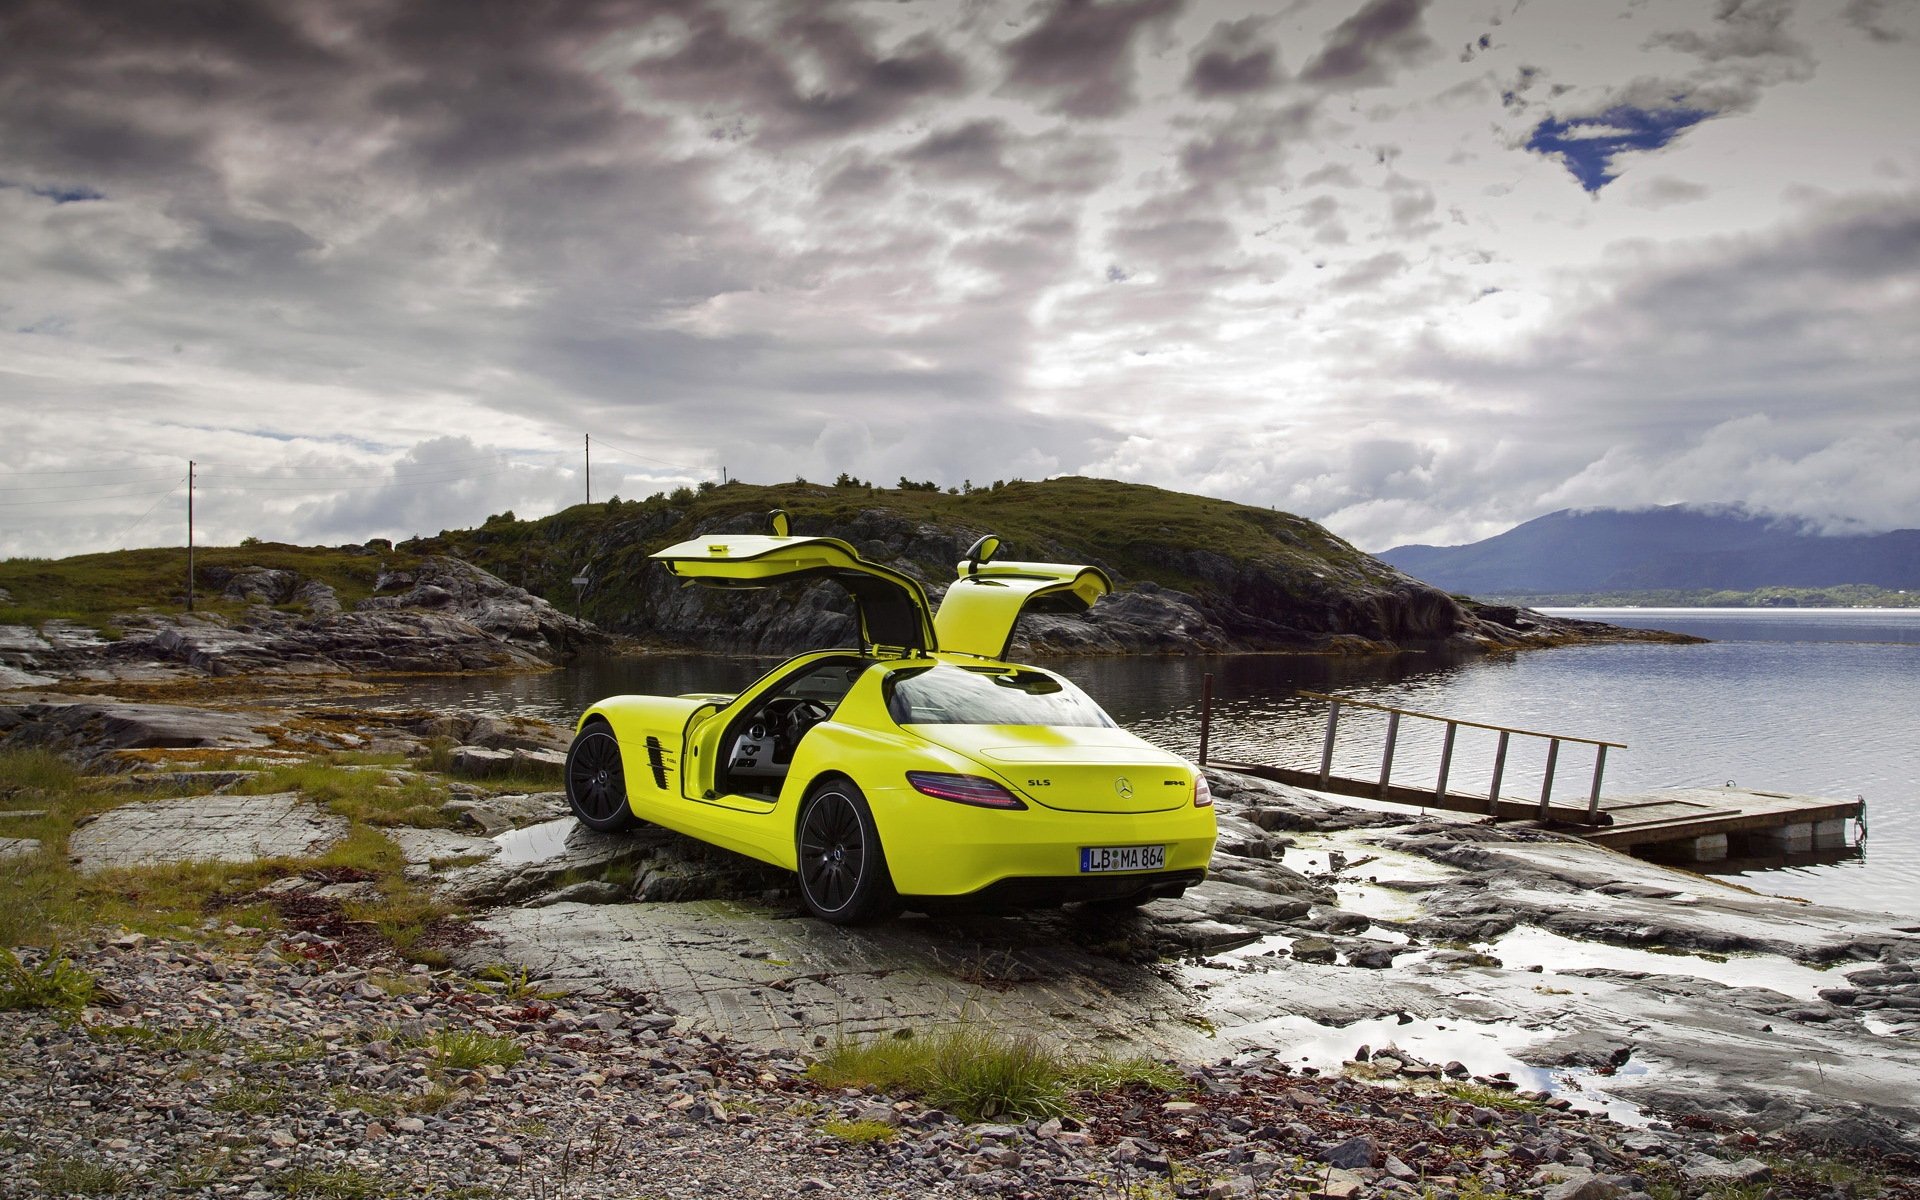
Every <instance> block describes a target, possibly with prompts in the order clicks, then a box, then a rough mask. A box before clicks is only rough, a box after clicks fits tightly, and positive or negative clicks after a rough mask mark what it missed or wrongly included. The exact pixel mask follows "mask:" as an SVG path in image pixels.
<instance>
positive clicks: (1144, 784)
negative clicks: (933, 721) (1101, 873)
mask: <svg viewBox="0 0 1920 1200" xmlns="http://www.w3.org/2000/svg"><path fill="white" fill-rule="evenodd" d="M903 728H905V729H907V730H908V731H909V732H911V733H914V734H917V735H918V736H920V737H922V738H925V739H926V740H927V741H929V742H932V743H933V744H934V745H936V746H940V747H943V748H944V749H947V750H951V751H954V752H955V753H958V754H964V755H966V756H967V757H968V758H970V759H972V760H973V761H975V762H977V763H979V764H980V766H981V767H982V768H984V769H985V770H987V771H990V772H992V773H993V774H994V775H996V776H998V777H999V778H1000V779H1001V780H1002V781H1003V782H1005V783H1006V784H1007V785H1008V786H1010V787H1012V788H1013V789H1014V790H1015V791H1016V792H1018V793H1020V794H1021V795H1022V796H1025V797H1027V798H1028V799H1029V800H1032V801H1033V802H1034V803H1036V804H1040V805H1042V806H1044V807H1046V808H1053V809H1061V810H1064V811H1068V812H1104V813H1114V812H1124V813H1144V812H1164V811H1166V810H1168V809H1173V808H1179V807H1181V806H1182V805H1186V804H1191V803H1193V776H1194V769H1193V767H1192V766H1191V765H1190V764H1189V763H1188V762H1187V761H1186V760H1185V759H1183V758H1181V757H1180V756H1178V755H1176V754H1169V753H1167V752H1166V751H1165V750H1162V749H1160V748H1159V747H1157V746H1153V745H1150V744H1148V743H1146V742H1144V741H1141V740H1140V739H1139V738H1137V737H1135V736H1134V735H1133V734H1131V733H1128V732H1127V731H1126V730H1124V729H1106V728H1096V727H1081V726H1074V727H1063V726H1055V725H907V726H903Z"/></svg>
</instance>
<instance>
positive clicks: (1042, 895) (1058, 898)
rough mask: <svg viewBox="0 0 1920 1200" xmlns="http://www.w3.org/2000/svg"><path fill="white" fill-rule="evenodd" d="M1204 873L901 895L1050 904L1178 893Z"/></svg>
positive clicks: (987, 905) (916, 899)
mask: <svg viewBox="0 0 1920 1200" xmlns="http://www.w3.org/2000/svg"><path fill="white" fill-rule="evenodd" d="M1206 877H1207V873H1206V872H1205V871H1204V870H1189V871H1151V872H1141V873H1138V874H1131V875H1076V876H1072V877H1064V876H1057V875H1056V876H1048V877H1042V878H1038V879H1036V878H1032V877H1024V878H1014V879H1002V880H1000V881H999V882H997V883H990V884H988V885H987V886H986V887H983V888H981V889H980V890H979V891H977V892H972V893H969V894H967V895H964V896H905V897H903V899H905V901H906V902H907V906H908V907H910V908H911V907H913V906H915V905H924V906H925V907H926V908H927V909H929V910H932V911H936V912H940V911H946V910H948V909H973V908H982V909H1002V908H1010V909H1011V908H1052V907H1053V906H1055V905H1059V904H1084V903H1087V902H1089V901H1100V900H1131V899H1133V898H1135V897H1138V896H1147V897H1153V898H1159V897H1162V896H1178V895H1179V894H1180V893H1182V892H1184V891H1186V890H1187V889H1188V888H1190V887H1193V886H1195V885H1196V884H1199V883H1201V882H1202V881H1204V880H1205V879H1206Z"/></svg>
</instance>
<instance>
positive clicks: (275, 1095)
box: [207, 1083, 287, 1117]
mask: <svg viewBox="0 0 1920 1200" xmlns="http://www.w3.org/2000/svg"><path fill="white" fill-rule="evenodd" d="M286 1104H287V1089H286V1088H284V1087H279V1086H276V1085H274V1084H266V1085H255V1084H250V1083H236V1084H234V1085H233V1086H232V1087H230V1088H228V1089H227V1090H226V1091H224V1092H221V1093H220V1094H219V1095H217V1096H215V1097H214V1098H213V1099H212V1100H209V1101H208V1102H207V1107H208V1108H211V1109H212V1110H213V1111H215V1112H223V1113H242V1114H245V1115H247V1116H253V1117H263V1116H266V1115H267V1114H268V1113H277V1112H279V1111H280V1110H281V1109H283V1108H285V1107H286Z"/></svg>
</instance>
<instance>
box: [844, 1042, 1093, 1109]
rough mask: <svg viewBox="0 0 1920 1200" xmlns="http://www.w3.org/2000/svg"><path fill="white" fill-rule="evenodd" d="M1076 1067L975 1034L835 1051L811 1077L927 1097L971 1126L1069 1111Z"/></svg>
mask: <svg viewBox="0 0 1920 1200" xmlns="http://www.w3.org/2000/svg"><path fill="white" fill-rule="evenodd" d="M1068 1069H1069V1067H1068V1064H1067V1063H1065V1062H1064V1061H1062V1060H1061V1059H1060V1058H1059V1057H1058V1056H1057V1055H1055V1054H1054V1053H1052V1052H1051V1051H1049V1050H1047V1049H1046V1048H1044V1047H1043V1046H1042V1045H1041V1044H1040V1042H1039V1040H1038V1039H1036V1038H1032V1037H1017V1038H1008V1037H1003V1036H1000V1035H998V1034H994V1033H989V1032H986V1031H983V1030H978V1029H971V1028H964V1027H963V1028H959V1029H949V1030H942V1031H941V1032H939V1033H937V1034H935V1035H933V1036H932V1037H926V1038H911V1039H900V1038H886V1039H883V1040H880V1041H875V1042H847V1043H842V1044H841V1045H839V1046H835V1047H834V1048H833V1049H832V1050H830V1051H829V1052H828V1053H827V1056H826V1057H825V1058H823V1059H822V1060H821V1061H820V1062H818V1063H816V1064H814V1067H813V1069H812V1071H810V1072H809V1074H811V1075H812V1076H813V1077H814V1078H815V1079H817V1080H819V1081H820V1082H821V1083H824V1084H827V1085H828V1086H832V1087H847V1086H857V1085H862V1084H865V1085H870V1086H872V1087H876V1088H879V1089H881V1090H883V1091H904V1092H910V1093H914V1094H916V1095H919V1096H921V1097H922V1098H924V1099H925V1100H926V1101H927V1103H929V1104H932V1105H935V1106H937V1107H939V1108H943V1109H946V1110H947V1111H948V1112H951V1113H953V1114H954V1115H955V1116H957V1117H960V1118H961V1119H963V1120H968V1121H983V1120H988V1119H991V1118H994V1117H1022V1118H1024V1117H1045V1116H1054V1115H1057V1114H1059V1113H1063V1112H1065V1111H1066V1094H1067V1086H1066V1081H1067V1073H1068Z"/></svg>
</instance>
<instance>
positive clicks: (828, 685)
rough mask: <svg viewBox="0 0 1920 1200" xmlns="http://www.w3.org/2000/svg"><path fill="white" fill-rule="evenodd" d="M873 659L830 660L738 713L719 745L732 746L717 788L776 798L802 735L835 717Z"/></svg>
mask: <svg viewBox="0 0 1920 1200" xmlns="http://www.w3.org/2000/svg"><path fill="white" fill-rule="evenodd" d="M872 665H873V664H872V660H870V659H865V658H860V657H857V656H854V655H848V656H847V657H845V658H828V659H822V660H820V661H819V662H815V663H811V664H809V665H808V666H806V667H804V668H802V669H801V670H799V671H796V672H795V673H794V674H792V675H790V676H788V677H787V678H785V679H783V680H781V681H780V682H779V683H776V684H775V685H773V686H772V687H770V688H768V689H767V690H766V691H764V692H762V693H761V694H760V696H759V697H758V698H757V699H756V700H755V701H754V702H753V703H751V704H749V705H747V707H746V708H745V709H743V710H742V711H741V713H740V715H739V716H737V717H735V718H734V720H733V724H731V725H730V726H728V727H727V732H726V733H725V735H723V736H722V738H721V740H720V744H721V745H723V746H725V747H727V755H726V759H725V762H726V766H725V768H724V773H723V775H722V777H721V779H720V780H719V781H718V790H719V791H721V792H723V793H725V794H728V795H736V796H759V797H763V798H765V799H768V800H771V799H774V798H775V797H777V796H778V795H779V794H780V787H781V785H782V784H783V783H784V782H786V778H787V772H788V770H790V769H791V768H792V766H793V754H794V751H795V750H796V749H798V748H799V746H800V739H802V738H804V737H806V736H807V733H808V731H810V730H811V729H812V728H813V727H814V726H815V725H818V724H820V722H822V721H824V720H826V719H827V718H829V717H831V716H832V715H833V712H834V710H835V709H836V708H838V707H840V701H841V700H843V699H844V698H845V697H846V694H847V692H848V691H850V690H852V688H853V684H854V681H855V680H857V679H859V678H860V673H861V672H862V671H865V670H866V669H867V668H868V667H869V666H872Z"/></svg>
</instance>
